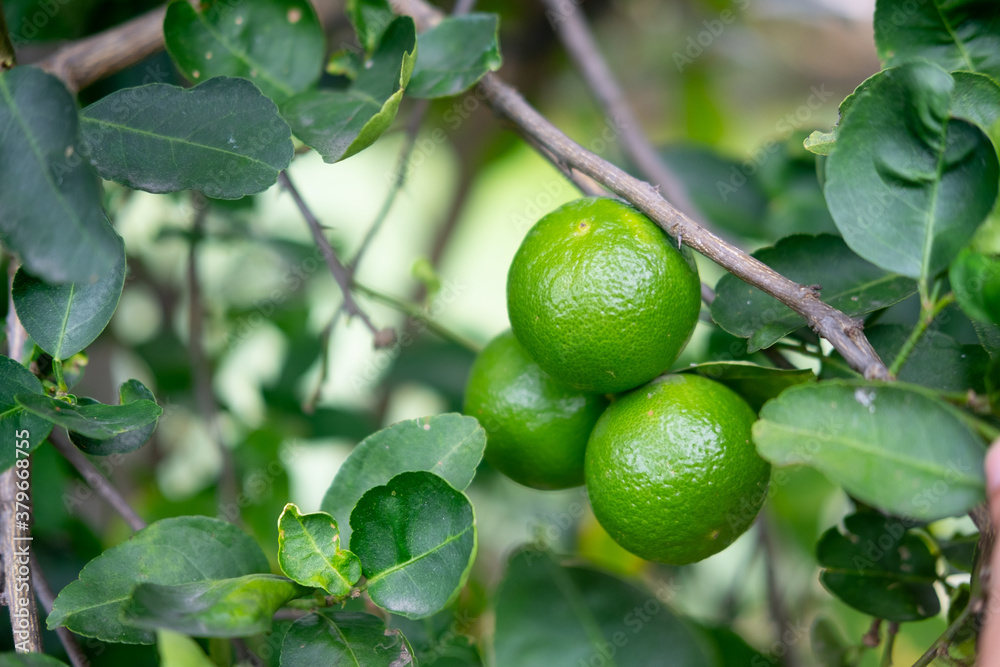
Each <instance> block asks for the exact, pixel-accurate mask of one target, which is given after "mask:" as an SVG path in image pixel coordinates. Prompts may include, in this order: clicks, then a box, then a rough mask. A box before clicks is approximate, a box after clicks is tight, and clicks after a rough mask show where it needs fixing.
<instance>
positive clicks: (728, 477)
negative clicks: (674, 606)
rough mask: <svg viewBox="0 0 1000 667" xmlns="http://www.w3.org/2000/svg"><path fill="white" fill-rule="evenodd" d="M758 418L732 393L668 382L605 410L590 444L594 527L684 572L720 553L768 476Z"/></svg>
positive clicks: (705, 384)
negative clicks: (755, 429)
mask: <svg viewBox="0 0 1000 667" xmlns="http://www.w3.org/2000/svg"><path fill="white" fill-rule="evenodd" d="M755 419H756V416H755V415H754V412H753V410H751V409H750V406H749V405H747V403H746V401H744V400H743V399H742V398H740V397H739V396H738V395H737V394H736V393H735V392H733V391H732V390H731V389H729V388H728V387H725V386H724V385H721V384H719V383H718V382H714V381H712V380H709V379H707V378H703V377H701V376H697V375H667V376H664V377H662V378H658V379H656V380H654V381H653V382H650V383H649V384H648V385H646V386H644V387H640V388H639V389H636V390H635V391H633V392H631V393H629V394H628V395H626V396H624V397H622V398H621V399H619V400H618V401H616V402H615V403H613V404H612V405H611V407H609V408H608V409H607V410H606V411H605V412H604V414H603V415H602V416H601V418H600V419H599V420H598V422H597V425H596V426H595V427H594V431H593V433H591V435H590V441H589V442H588V443H587V457H586V479H587V492H588V494H589V495H590V502H591V505H592V506H593V508H594V514H595V515H596V516H597V520H598V521H599V522H600V523H601V525H602V526H604V528H605V530H607V531H608V533H609V534H610V535H611V537H612V538H614V540H615V541H616V542H618V543H619V544H621V545H622V546H623V547H625V548H626V549H628V550H629V551H631V552H632V553H634V554H636V555H637V556H641V557H643V558H646V559H647V560H654V561H658V562H661V563H668V564H671V565H683V564H685V563H693V562H695V561H699V560H701V559H703V558H707V557H708V556H711V555H712V554H715V553H718V552H719V551H722V550H723V549H724V548H726V547H727V546H729V545H730V544H731V543H732V542H733V541H734V540H735V539H736V538H737V537H739V536H740V535H742V534H743V532H744V531H746V529H747V528H749V527H750V524H751V523H753V520H754V518H755V517H756V516H757V513H758V512H759V511H760V507H761V505H763V503H764V498H765V495H766V492H767V485H768V479H769V477H770V472H771V467H770V465H769V464H768V463H767V462H766V461H764V460H763V459H762V458H760V456H758V455H757V451H756V449H755V448H754V446H753V443H752V442H751V440H750V427H751V425H752V424H753V422H754V420H755Z"/></svg>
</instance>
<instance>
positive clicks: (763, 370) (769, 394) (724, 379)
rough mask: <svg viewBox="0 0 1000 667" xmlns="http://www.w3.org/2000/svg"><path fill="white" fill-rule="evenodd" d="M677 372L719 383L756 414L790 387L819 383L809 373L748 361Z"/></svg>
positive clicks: (711, 362)
mask: <svg viewBox="0 0 1000 667" xmlns="http://www.w3.org/2000/svg"><path fill="white" fill-rule="evenodd" d="M677 372H679V373H697V374H698V375H701V376H703V377H707V378H708V379H710V380H715V381H716V382H720V383H722V384H724V385H726V386H727V387H729V388H730V389H732V390H733V391H735V392H736V393H737V394H739V395H740V396H741V397H743V400H745V401H746V402H747V403H749V404H750V407H751V408H753V409H754V410H755V411H759V410H760V408H761V406H763V405H764V404H765V403H767V402H768V401H769V400H771V399H772V398H776V397H777V396H778V394H780V393H781V392H783V391H784V390H786V389H788V388H789V387H792V386H795V385H797V384H803V383H805V382H815V380H816V375H815V374H814V373H813V372H812V371H811V370H809V369H802V368H794V369H787V370H786V369H783V368H769V367H767V366H758V365H757V364H752V363H750V362H748V361H709V362H706V363H703V364H693V365H691V366H689V367H687V368H682V369H680V370H678V371H677Z"/></svg>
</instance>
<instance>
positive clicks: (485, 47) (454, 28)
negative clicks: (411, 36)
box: [406, 14, 503, 98]
mask: <svg viewBox="0 0 1000 667" xmlns="http://www.w3.org/2000/svg"><path fill="white" fill-rule="evenodd" d="M499 28H500V18H499V17H498V16H497V15H496V14H466V15H465V16H452V17H448V18H445V19H443V20H442V21H441V22H440V23H438V24H437V25H436V26H434V27H433V28H431V29H430V30H428V31H426V32H424V33H421V35H420V37H419V38H418V42H417V43H418V47H419V48H418V51H419V53H420V55H419V57H418V58H417V64H416V66H415V67H414V68H413V78H412V80H411V81H410V87H409V88H408V89H407V91H406V92H407V94H408V95H411V96H413V97H423V98H433V97H450V96H451V95H458V94H459V93H461V92H463V91H465V90H468V89H469V88H471V87H472V86H473V85H475V83H476V82H477V81H479V80H480V79H481V78H483V76H484V75H485V74H486V73H487V72H495V71H496V70H498V69H500V65H501V64H502V63H503V60H502V59H501V57H500V42H499V40H498V39H497V31H498V30H499Z"/></svg>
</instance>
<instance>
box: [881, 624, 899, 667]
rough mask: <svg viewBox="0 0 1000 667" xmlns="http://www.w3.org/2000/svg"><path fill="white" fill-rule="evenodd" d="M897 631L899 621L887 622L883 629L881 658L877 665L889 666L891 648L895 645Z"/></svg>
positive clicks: (890, 662)
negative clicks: (883, 639) (883, 642)
mask: <svg viewBox="0 0 1000 667" xmlns="http://www.w3.org/2000/svg"><path fill="white" fill-rule="evenodd" d="M898 633H899V623H889V626H888V627H887V628H886V629H885V644H884V645H883V646H882V660H881V662H879V667H889V666H890V665H891V664H892V649H893V647H894V646H895V645H896V635H897V634H898Z"/></svg>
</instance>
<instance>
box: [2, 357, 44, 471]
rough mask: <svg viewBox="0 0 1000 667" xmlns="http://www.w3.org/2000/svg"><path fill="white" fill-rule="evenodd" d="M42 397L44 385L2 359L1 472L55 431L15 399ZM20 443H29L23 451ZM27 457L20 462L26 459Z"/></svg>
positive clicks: (19, 365)
mask: <svg viewBox="0 0 1000 667" xmlns="http://www.w3.org/2000/svg"><path fill="white" fill-rule="evenodd" d="M25 394H35V395H38V396H41V395H42V383H41V382H39V381H38V378H36V377H35V376H34V375H32V373H31V371H29V370H28V369H27V368H25V367H24V366H22V365H21V364H19V363H17V362H16V361H14V360H13V359H11V358H9V357H5V356H3V355H0V438H3V440H2V442H4V443H6V445H5V446H4V447H0V471H2V470H6V469H7V468H9V467H11V466H12V465H14V461H16V460H17V459H18V455H17V452H18V451H19V450H20V451H23V452H24V454H27V453H28V452H30V451H33V450H34V449H35V447H38V445H40V444H42V443H43V442H45V438H47V437H48V436H49V432H50V431H51V430H52V422H50V421H49V420H48V419H44V418H42V417H39V416H38V415H36V414H34V413H31V412H28V411H26V410H25V409H24V408H22V407H21V406H20V405H18V404H17V401H16V400H15V399H14V397H15V396H17V395H25ZM21 443H27V444H26V445H25V446H24V448H22V447H19V446H18V445H20V444H21ZM24 454H22V455H21V457H20V458H25V456H24Z"/></svg>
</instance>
